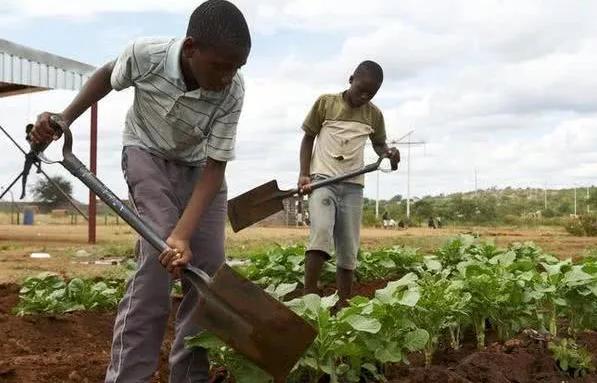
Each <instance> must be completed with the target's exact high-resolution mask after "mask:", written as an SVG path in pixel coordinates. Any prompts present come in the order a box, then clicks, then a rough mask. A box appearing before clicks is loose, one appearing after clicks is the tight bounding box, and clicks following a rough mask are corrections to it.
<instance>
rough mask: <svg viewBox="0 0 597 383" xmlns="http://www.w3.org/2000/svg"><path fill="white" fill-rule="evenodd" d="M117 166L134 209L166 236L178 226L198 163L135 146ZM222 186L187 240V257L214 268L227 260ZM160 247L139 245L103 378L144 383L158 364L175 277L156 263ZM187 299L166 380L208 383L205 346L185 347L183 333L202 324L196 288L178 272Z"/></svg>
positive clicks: (197, 175)
mask: <svg viewBox="0 0 597 383" xmlns="http://www.w3.org/2000/svg"><path fill="white" fill-rule="evenodd" d="M122 168H123V172H124V175H125V179H126V181H127V184H128V186H129V190H130V197H131V199H132V201H133V203H134V205H135V209H136V210H137V213H138V214H139V215H140V216H141V218H142V219H143V220H144V221H145V222H146V223H147V224H149V225H150V226H151V227H152V228H153V229H154V230H156V232H157V233H158V234H159V235H160V236H162V237H163V238H167V237H168V235H169V234H170V232H171V231H172V229H173V228H174V227H175V225H176V223H177V221H178V219H179V217H180V216H181V214H182V212H183V211H184V208H185V206H186V204H187V201H188V200H189V198H190V196H191V193H192V191H193V188H194V185H195V183H196V182H197V180H198V179H199V178H200V177H201V172H202V168H200V167H191V166H184V165H181V164H178V163H175V162H172V161H167V160H164V159H162V158H159V157H156V156H154V155H152V154H150V153H149V152H146V151H144V150H142V149H140V148H136V147H126V148H125V149H124V150H123V154H122ZM226 199H227V198H226V188H225V186H223V187H222V190H221V191H220V192H219V193H218V194H217V195H216V197H215V198H214V200H213V202H212V204H211V205H210V207H209V208H208V209H207V210H206V211H205V212H204V213H203V215H202V217H201V220H200V222H199V225H198V229H197V231H196V232H195V234H194V235H193V237H192V239H191V249H192V251H193V260H192V261H191V263H192V264H193V265H194V266H197V267H199V268H201V269H203V270H204V271H206V272H207V273H209V274H213V273H214V272H215V271H216V269H217V268H218V267H219V266H220V265H221V264H222V263H223V262H224V235H225V232H224V231H225V219H226V206H227V205H226ZM158 255H159V253H158V251H157V250H155V249H154V248H153V247H152V246H151V245H150V244H149V243H148V242H146V241H145V240H142V241H141V244H140V255H139V259H138V261H137V262H138V268H137V271H136V273H135V274H134V276H133V277H132V278H131V279H130V280H129V281H128V284H127V289H126V293H125V296H124V298H123V299H122V301H121V302H120V305H119V306H118V314H117V316H116V321H115V324H114V338H113V340H112V352H111V361H110V365H109V366H108V370H107V372H106V380H105V382H106V383H117V382H121V383H133V382H134V383H137V382H139V383H141V382H143V383H145V382H149V381H150V379H151V377H152V376H153V374H154V372H155V371H156V368H157V366H158V361H159V356H160V348H161V345H162V341H163V338H164V333H165V330H166V326H167V322H168V317H169V313H170V288H171V286H172V282H173V281H172V278H171V276H170V274H168V272H167V271H166V269H164V268H163V267H162V265H161V264H160V263H159V261H158ZM182 290H183V294H184V297H183V299H182V302H181V303H180V307H179V308H178V312H177V313H176V322H175V339H174V342H173V344H172V349H171V351H170V358H169V362H170V382H171V383H180V382H189V383H191V382H192V383H195V382H207V379H208V370H209V363H208V360H207V355H206V352H205V350H203V349H195V350H188V349H186V348H185V347H184V337H186V336H190V335H195V334H196V333H197V332H198V331H200V328H199V327H198V326H197V325H196V324H195V323H194V321H193V313H194V309H195V304H196V302H197V293H196V291H195V290H194V289H193V288H192V287H191V286H190V284H189V283H187V282H186V280H185V279H184V278H183V280H182Z"/></svg>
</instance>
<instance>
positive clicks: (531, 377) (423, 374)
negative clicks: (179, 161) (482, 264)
mask: <svg viewBox="0 0 597 383" xmlns="http://www.w3.org/2000/svg"><path fill="white" fill-rule="evenodd" d="M380 287H383V283H379V282H376V283H374V284H373V285H371V286H357V288H356V290H357V291H358V292H359V293H361V294H371V293H372V291H374V289H376V288H380ZM17 293H18V286H17V285H14V284H8V285H6V284H5V285H0V334H2V335H3V341H2V342H1V343H0V382H3V383H42V382H43V383H64V382H86V383H95V382H101V381H103V376H104V373H105V369H106V366H107V364H108V361H109V352H110V343H111V337H112V326H113V320H114V312H80V313H72V314H66V315H57V316H31V317H16V316H14V315H12V314H11V313H10V310H11V308H12V307H13V306H14V305H15V304H16V303H17V298H18V296H17ZM580 338H581V341H580V343H581V344H583V345H584V346H585V347H587V348H588V349H589V350H590V351H591V352H592V353H593V355H597V333H595V332H587V333H584V334H583V335H581V337H580ZM171 339H172V321H170V325H169V327H168V331H167V335H166V340H165V342H164V345H163V347H162V352H161V360H160V367H159V369H158V371H157V372H156V373H155V375H154V377H153V379H152V383H158V382H167V376H168V367H167V353H168V349H169V345H170V344H171ZM488 340H489V344H490V346H489V347H488V348H487V349H486V350H484V351H482V352H479V351H477V350H476V349H475V346H474V344H475V342H474V335H473V334H468V335H467V337H466V338H465V342H464V346H463V347H462V349H460V350H458V351H453V350H447V349H444V350H440V351H439V352H437V353H436V354H435V355H434V358H433V366H432V368H430V369H425V368H424V367H423V357H422V355H420V354H419V353H416V354H412V355H410V356H409V359H410V362H411V364H410V366H406V365H404V364H401V365H395V366H390V368H388V369H387V371H386V375H387V377H388V378H389V380H390V382H394V383H481V382H484V383H509V382H517V383H539V382H543V383H560V382H570V383H595V382H597V375H595V374H593V375H590V376H586V377H584V378H577V379H571V378H569V377H568V376H566V375H564V374H563V373H561V372H560V371H559V370H558V368H557V365H556V364H555V361H554V360H553V358H552V357H551V356H550V354H549V352H548V351H547V350H546V348H545V344H544V343H543V342H540V341H536V340H534V339H532V338H530V337H526V336H524V335H521V336H520V337H518V339H515V340H513V341H510V342H507V343H506V344H505V345H501V344H498V343H492V336H491V335H490V336H489V337H488Z"/></svg>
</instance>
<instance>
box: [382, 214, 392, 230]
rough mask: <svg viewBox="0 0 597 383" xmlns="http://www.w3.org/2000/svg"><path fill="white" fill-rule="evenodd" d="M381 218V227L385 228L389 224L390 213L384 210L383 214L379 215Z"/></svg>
mask: <svg viewBox="0 0 597 383" xmlns="http://www.w3.org/2000/svg"><path fill="white" fill-rule="evenodd" d="M381 220H382V223H383V228H384V229H387V228H388V226H389V225H390V213H388V211H387V210H386V211H384V212H383V215H382V216H381Z"/></svg>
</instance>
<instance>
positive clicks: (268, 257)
mask: <svg viewBox="0 0 597 383" xmlns="http://www.w3.org/2000/svg"><path fill="white" fill-rule="evenodd" d="M239 271H240V272H241V273H242V274H244V275H245V277H247V278H249V279H250V280H252V281H253V282H255V283H257V284H259V285H262V286H269V285H279V284H280V283H294V282H297V283H299V284H301V285H302V284H303V277H304V275H305V247H304V246H302V245H294V246H280V245H277V246H276V247H274V248H272V249H269V250H267V251H266V253H265V254H263V253H257V254H252V255H251V256H250V257H249V262H248V264H247V266H245V267H243V268H241V269H240V270H239ZM335 272H336V267H335V265H334V264H333V263H332V262H326V264H325V266H324V270H323V273H322V280H324V281H333V280H335Z"/></svg>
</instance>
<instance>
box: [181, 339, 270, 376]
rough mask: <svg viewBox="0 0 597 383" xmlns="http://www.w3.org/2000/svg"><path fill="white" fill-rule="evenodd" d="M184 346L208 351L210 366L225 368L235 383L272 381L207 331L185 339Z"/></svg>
mask: <svg viewBox="0 0 597 383" xmlns="http://www.w3.org/2000/svg"><path fill="white" fill-rule="evenodd" d="M185 346H186V347H188V348H196V347H201V348H204V349H206V350H208V353H209V359H210V361H211V363H212V365H214V366H220V367H226V370H227V371H228V372H229V373H230V374H231V375H232V376H234V379H235V381H236V382H237V383H268V382H271V381H272V378H271V377H270V376H269V374H268V373H266V372H265V371H263V370H262V369H260V368H259V367H257V366H255V364H253V362H251V361H249V360H248V359H246V358H245V357H243V356H242V355H240V354H239V353H237V352H236V351H234V350H233V349H232V348H230V347H229V346H227V345H226V344H225V343H224V342H222V341H221V340H220V339H219V338H217V337H216V336H215V335H213V334H212V333H210V332H208V331H202V332H200V333H199V334H197V335H195V336H192V337H186V338H185Z"/></svg>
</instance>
